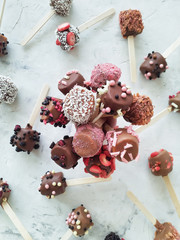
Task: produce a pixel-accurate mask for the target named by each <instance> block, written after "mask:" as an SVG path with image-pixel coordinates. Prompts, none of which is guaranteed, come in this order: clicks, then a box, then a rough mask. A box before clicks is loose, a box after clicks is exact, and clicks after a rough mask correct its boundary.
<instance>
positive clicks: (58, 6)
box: [50, 0, 72, 16]
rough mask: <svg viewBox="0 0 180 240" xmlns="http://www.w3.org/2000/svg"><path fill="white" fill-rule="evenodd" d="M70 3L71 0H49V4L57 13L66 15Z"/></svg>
mask: <svg viewBox="0 0 180 240" xmlns="http://www.w3.org/2000/svg"><path fill="white" fill-rule="evenodd" d="M71 5H72V0H50V6H52V7H53V8H54V10H55V11H56V13H57V14H59V15H61V16H68V15H69V12H70V9H71Z"/></svg>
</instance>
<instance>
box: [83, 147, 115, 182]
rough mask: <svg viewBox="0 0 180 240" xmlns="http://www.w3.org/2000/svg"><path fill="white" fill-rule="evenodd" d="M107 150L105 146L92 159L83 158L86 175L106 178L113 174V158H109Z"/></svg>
mask: <svg viewBox="0 0 180 240" xmlns="http://www.w3.org/2000/svg"><path fill="white" fill-rule="evenodd" d="M107 149H108V148H107V146H106V145H103V146H102V148H101V150H100V151H99V153H98V154H97V155H95V156H94V157H90V158H83V161H84V164H85V169H84V171H85V172H86V173H90V174H91V175H93V176H95V177H100V178H108V177H109V176H110V175H111V174H112V173H113V172H114V170H115V158H113V157H112V156H111V154H110V153H109V151H108V150H107Z"/></svg>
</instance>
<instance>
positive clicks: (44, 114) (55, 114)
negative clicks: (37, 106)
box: [40, 96, 69, 128]
mask: <svg viewBox="0 0 180 240" xmlns="http://www.w3.org/2000/svg"><path fill="white" fill-rule="evenodd" d="M42 105H44V106H42V107H41V113H40V115H41V120H40V121H41V122H44V124H47V123H50V124H51V125H54V126H55V127H57V126H58V127H63V128H65V127H66V125H67V124H68V122H69V121H68V120H67V118H66V117H65V116H64V112H63V100H62V99H58V98H54V97H49V96H48V97H46V99H45V100H44V102H42Z"/></svg>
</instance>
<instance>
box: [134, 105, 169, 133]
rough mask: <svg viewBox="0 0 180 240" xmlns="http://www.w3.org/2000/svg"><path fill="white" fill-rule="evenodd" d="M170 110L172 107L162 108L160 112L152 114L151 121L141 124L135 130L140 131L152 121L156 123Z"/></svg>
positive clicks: (151, 123)
mask: <svg viewBox="0 0 180 240" xmlns="http://www.w3.org/2000/svg"><path fill="white" fill-rule="evenodd" d="M171 111H172V107H167V108H165V109H164V110H162V111H161V112H160V113H158V114H157V115H156V116H154V117H153V118H152V119H151V121H150V122H149V123H148V124H147V125H142V126H140V127H138V128H136V129H135V132H137V133H141V132H142V131H143V130H145V129H146V128H148V127H150V126H151V125H153V124H154V123H156V122H157V121H158V120H159V119H161V118H163V117H164V116H166V115H167V114H169V113H170V112H171Z"/></svg>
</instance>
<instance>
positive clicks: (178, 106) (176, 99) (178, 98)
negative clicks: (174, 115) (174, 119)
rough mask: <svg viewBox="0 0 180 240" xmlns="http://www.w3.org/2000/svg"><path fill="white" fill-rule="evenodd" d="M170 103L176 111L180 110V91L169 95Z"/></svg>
mask: <svg viewBox="0 0 180 240" xmlns="http://www.w3.org/2000/svg"><path fill="white" fill-rule="evenodd" d="M169 105H170V106H172V110H173V111H174V112H179V111H180V91H178V92H177V93H176V95H172V96H169Z"/></svg>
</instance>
